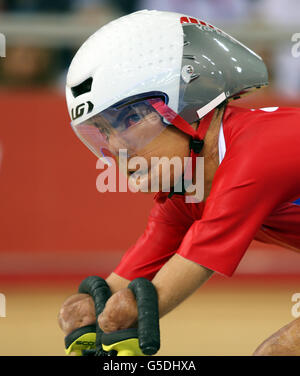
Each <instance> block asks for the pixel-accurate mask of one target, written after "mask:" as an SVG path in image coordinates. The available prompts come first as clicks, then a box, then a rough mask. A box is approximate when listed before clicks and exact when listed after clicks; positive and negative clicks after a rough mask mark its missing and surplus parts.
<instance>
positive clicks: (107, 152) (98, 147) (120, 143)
mask: <svg viewBox="0 0 300 376" xmlns="http://www.w3.org/2000/svg"><path fill="white" fill-rule="evenodd" d="M170 111H171V112H172V110H171V109H169V107H168V106H167V105H166V103H165V98H163V97H151V98H149V97H148V98H146V99H145V98H139V97H138V96H136V97H132V98H129V99H127V100H126V101H122V102H119V103H117V104H115V105H113V106H111V107H109V108H108V109H106V110H104V111H102V112H100V113H99V114H97V115H95V116H93V117H91V118H90V119H88V120H86V121H84V122H82V123H80V124H78V125H72V127H73V129H74V131H75V133H76V134H77V136H78V137H79V138H80V139H81V140H82V141H83V143H84V144H85V145H86V146H87V147H88V148H89V149H90V150H91V151H92V152H93V153H94V154H95V155H96V156H97V157H98V158H100V159H102V160H103V161H104V162H105V163H107V164H110V163H109V159H107V157H118V155H119V150H120V149H126V150H127V153H128V157H132V156H134V155H137V154H138V153H139V152H141V151H142V150H143V149H144V148H146V147H147V146H148V145H149V144H150V143H151V142H154V140H155V138H156V137H157V136H158V135H160V134H161V132H163V131H164V130H165V129H166V127H167V126H168V123H167V122H166V121H165V119H167V120H168V121H169V120H170V117H172V115H173V116H176V115H177V114H176V113H172V114H170ZM164 115H166V117H165V116H164ZM170 115H171V116H170Z"/></svg>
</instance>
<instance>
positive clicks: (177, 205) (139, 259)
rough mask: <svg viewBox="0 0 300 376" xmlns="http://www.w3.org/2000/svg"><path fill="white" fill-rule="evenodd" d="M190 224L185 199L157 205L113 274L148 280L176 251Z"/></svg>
mask: <svg viewBox="0 0 300 376" xmlns="http://www.w3.org/2000/svg"><path fill="white" fill-rule="evenodd" d="M193 221H194V219H193V218H192V216H191V214H190V212H189V207H188V206H187V205H185V203H184V196H173V197H172V199H171V200H170V199H167V200H166V201H165V202H164V203H158V202H156V203H155V205H154V207H153V209H152V211H151V213H150V216H149V220H148V224H147V227H146V229H145V231H144V233H143V234H142V235H141V237H140V238H139V239H138V241H137V242H136V244H135V245H134V246H132V247H131V248H129V249H128V251H127V252H126V253H125V255H124V256H123V258H122V260H121V262H120V264H119V265H118V267H117V268H116V269H115V271H114V272H115V273H116V274H118V275H120V276H121V277H124V278H127V279H129V280H132V279H134V278H138V277H144V278H148V279H150V280H151V279H152V278H153V277H154V275H155V274H156V273H157V272H158V270H159V269H160V268H161V267H162V266H163V265H164V264H165V263H166V262H167V261H168V260H169V258H170V257H171V256H172V255H173V254H174V253H175V252H176V251H177V249H178V247H179V245H180V243H181V241H182V239H183V237H184V235H185V234H186V232H187V230H188V228H189V227H190V226H191V224H192V222H193Z"/></svg>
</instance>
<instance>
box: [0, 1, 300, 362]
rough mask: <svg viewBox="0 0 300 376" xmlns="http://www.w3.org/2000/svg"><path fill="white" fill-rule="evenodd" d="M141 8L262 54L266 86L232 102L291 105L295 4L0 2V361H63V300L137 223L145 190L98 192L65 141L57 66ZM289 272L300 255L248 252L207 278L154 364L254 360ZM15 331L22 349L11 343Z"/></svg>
mask: <svg viewBox="0 0 300 376" xmlns="http://www.w3.org/2000/svg"><path fill="white" fill-rule="evenodd" d="M140 9H158V10H168V11H175V12H180V13H185V14H188V15H191V16H194V17H196V18H200V19H203V20H205V21H207V22H209V23H211V24H213V25H216V26H218V27H219V28H221V29H223V30H224V31H226V32H227V33H229V34H230V35H232V36H234V37H235V38H236V39H238V40H239V41H241V42H242V43H244V44H246V45H247V46H248V47H250V48H251V49H253V50H254V51H255V52H256V53H258V54H259V55H261V56H262V57H263V59H264V60H265V62H266V64H267V67H268V70H269V75H270V86H269V88H267V89H264V90H262V91H261V92H258V93H255V94H253V95H252V96H249V97H246V98H244V99H242V100H239V101H236V102H235V105H240V106H246V107H251V108H258V107H267V106H300V69H299V67H300V57H296V55H297V54H296V55H295V54H292V48H293V46H294V48H295V42H296V41H297V40H292V38H293V35H294V34H296V33H300V19H299V14H300V2H299V1H298V0H289V1H283V0H272V1H271V0H185V1H180V0H130V1H129V0H110V1H108V0H106V1H105V0H73V1H71V0H52V1H51V0H0V32H1V33H3V34H4V35H5V36H6V57H5V58H4V57H3V58H0V108H1V119H0V239H1V241H0V293H3V294H5V296H6V317H5V318H4V317H0V331H1V334H2V338H5V341H1V343H0V355H63V354H64V351H63V334H62V333H61V332H60V330H59V328H58V325H57V322H56V316H57V313H58V310H59V307H60V305H61V303H62V302H63V300H64V299H65V298H66V297H67V296H68V295H70V294H72V293H74V292H75V291H76V288H77V285H78V283H79V282H80V280H81V279H82V278H84V277H86V276H87V275H90V274H97V275H100V276H102V277H106V276H107V275H108V274H109V273H110V272H111V271H112V270H113V269H114V267H115V266H116V265H117V264H118V262H119V260H120V258H121V256H122V254H123V253H124V252H125V251H126V249H127V248H128V247H129V246H130V245H131V244H133V243H134V242H135V240H136V239H137V237H138V236H139V235H140V234H141V233H142V231H143V229H144V227H145V225H146V221H147V216H148V213H149V210H150V208H151V206H152V203H153V196H152V195H151V194H150V195H149V194H148V195H147V194H142V193H138V194H132V193H105V194H103V193H99V192H98V191H97V190H96V178H97V176H98V174H99V170H96V159H95V157H94V156H93V155H92V154H91V153H90V152H89V151H88V149H87V148H85V147H84V146H83V145H82V144H81V142H80V141H79V140H78V139H77V138H76V136H75V135H74V134H73V131H72V130H71V127H70V126H69V122H70V120H69V116H68V113H67V108H66V103H65V99H64V85H65V77H66V71H67V68H68V66H69V64H70V62H71V59H72V57H73V56H74V53H75V52H76V50H77V49H78V48H79V47H80V45H81V44H82V43H83V42H84V40H85V39H86V38H87V37H88V36H89V35H90V34H92V33H93V32H95V31H96V30H97V29H98V28H99V27H101V26H102V25H104V24H106V23H107V22H109V21H111V20H113V19H115V18H118V17H120V16H122V15H125V14H128V13H130V12H133V11H136V10H140ZM294 38H295V37H294ZM299 40H300V35H299ZM299 52H300V49H299ZM299 231H300V229H299ZM299 271H300V257H299V254H296V253H294V252H292V251H287V250H285V249H282V248H279V247H275V246H270V247H269V246H266V245H263V244H261V243H258V242H253V244H252V245H251V247H250V249H249V251H248V252H247V253H246V256H245V257H244V259H243V261H242V263H241V264H240V266H239V268H238V270H237V272H236V274H235V276H234V277H232V278H225V277H222V276H214V277H213V278H212V279H211V280H210V281H208V282H207V284H206V285H205V286H204V287H203V288H202V289H201V290H199V292H197V293H196V294H194V295H193V296H192V297H191V298H189V299H188V300H187V301H186V302H185V303H183V304H182V305H181V306H180V307H179V308H178V309H177V310H175V311H174V312H172V313H171V314H169V315H168V316H167V317H166V318H164V319H163V320H162V349H161V351H160V353H159V354H160V355H251V353H252V352H253V351H254V350H255V348H256V347H257V346H258V345H259V344H260V342H262V341H263V340H264V339H265V338H266V337H268V336H269V335H270V334H272V333H273V332H274V331H276V330H277V329H279V327H281V326H283V325H285V324H287V323H288V322H289V321H291V320H292V319H293V317H292V315H291V308H292V305H293V303H292V301H291V299H292V295H293V294H294V293H296V292H300V283H299V282H300V276H299ZM20 333H22V341H23V342H24V343H26V346H23V345H22V344H20V345H18V346H17V347H16V340H18V338H19V336H20ZM191 333H197V334H196V335H194V334H193V335H191ZM179 334H180V338H181V343H180V346H179V344H178V343H177V342H176V340H177V339H178V335H179ZM22 341H21V342H22ZM17 342H19V341H17Z"/></svg>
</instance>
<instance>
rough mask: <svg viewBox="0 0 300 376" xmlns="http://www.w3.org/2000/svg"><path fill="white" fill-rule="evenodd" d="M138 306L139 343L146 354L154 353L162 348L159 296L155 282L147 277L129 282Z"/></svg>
mask: <svg viewBox="0 0 300 376" xmlns="http://www.w3.org/2000/svg"><path fill="white" fill-rule="evenodd" d="M128 288H129V289H130V290H131V291H132V292H133V294H134V296H135V299H136V302H137V308H138V337H139V345H140V348H141V350H142V352H143V353H144V354H145V355H154V354H155V353H157V351H158V350H159V348H160V331H159V311H158V296H157V292H156V289H155V287H154V286H153V284H152V283H151V282H150V281H148V280H147V279H145V278H136V279H134V280H133V281H132V282H130V283H129V285H128Z"/></svg>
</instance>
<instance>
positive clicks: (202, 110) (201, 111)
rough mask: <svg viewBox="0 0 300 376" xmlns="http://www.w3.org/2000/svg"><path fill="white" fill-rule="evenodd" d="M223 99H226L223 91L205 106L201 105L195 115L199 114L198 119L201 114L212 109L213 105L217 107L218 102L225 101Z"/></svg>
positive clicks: (203, 114)
mask: <svg viewBox="0 0 300 376" xmlns="http://www.w3.org/2000/svg"><path fill="white" fill-rule="evenodd" d="M225 99H226V95H225V93H224V91H223V93H222V94H220V95H218V96H217V97H216V98H215V99H213V100H212V101H210V102H209V103H207V104H206V105H205V106H203V107H201V108H200V109H199V110H198V111H197V115H198V116H199V119H201V118H202V117H203V116H205V115H206V114H208V113H209V112H210V111H211V110H213V109H214V108H215V107H217V106H218V105H219V104H220V103H222V102H223V101H225Z"/></svg>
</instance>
